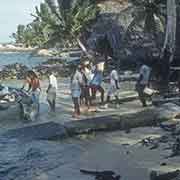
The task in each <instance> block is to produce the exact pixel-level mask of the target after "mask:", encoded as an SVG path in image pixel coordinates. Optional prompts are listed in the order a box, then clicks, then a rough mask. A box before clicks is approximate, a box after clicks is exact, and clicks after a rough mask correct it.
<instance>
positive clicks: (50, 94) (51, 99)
mask: <svg viewBox="0 0 180 180" xmlns="http://www.w3.org/2000/svg"><path fill="white" fill-rule="evenodd" d="M57 89H58V85H57V79H56V76H55V73H54V72H51V74H50V76H49V86H48V89H47V91H46V92H47V101H48V104H49V106H50V110H51V112H55V110H56V92H57Z"/></svg>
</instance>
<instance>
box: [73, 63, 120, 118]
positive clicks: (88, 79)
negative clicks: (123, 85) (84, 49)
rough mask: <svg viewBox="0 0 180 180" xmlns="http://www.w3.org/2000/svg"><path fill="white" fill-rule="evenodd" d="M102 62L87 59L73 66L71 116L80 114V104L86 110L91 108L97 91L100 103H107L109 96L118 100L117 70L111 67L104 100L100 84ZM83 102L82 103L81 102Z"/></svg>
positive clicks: (103, 91) (101, 79) (102, 68)
mask: <svg viewBox="0 0 180 180" xmlns="http://www.w3.org/2000/svg"><path fill="white" fill-rule="evenodd" d="M103 70H104V62H99V63H97V64H93V63H91V62H89V61H85V62H84V63H81V64H80V65H78V66H77V67H74V70H73V73H72V76H71V94H72V100H73V103H74V114H73V117H76V118H78V117H79V116H80V106H81V105H82V106H84V105H85V107H86V108H87V110H91V107H92V106H93V105H94V103H93V101H94V100H95V99H96V94H97V92H99V93H100V98H101V102H100V104H101V105H107V103H108V102H110V97H111V96H112V95H114V96H115V98H116V100H117V101H118V93H117V90H118V89H119V76H118V72H117V71H116V70H115V69H113V70H112V71H111V73H110V86H109V89H108V92H107V99H106V100H104V94H105V90H104V88H103V86H102V81H103ZM83 103H84V104H83Z"/></svg>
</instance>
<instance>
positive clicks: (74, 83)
mask: <svg viewBox="0 0 180 180" xmlns="http://www.w3.org/2000/svg"><path fill="white" fill-rule="evenodd" d="M80 69H81V67H80V65H79V66H78V68H77V69H76V70H75V72H74V73H73V75H72V77H71V87H70V88H71V95H72V100H73V103H74V113H73V117H74V118H79V116H80V96H81V87H82V85H83V77H82V73H81V72H80Z"/></svg>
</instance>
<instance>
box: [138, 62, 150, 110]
mask: <svg viewBox="0 0 180 180" xmlns="http://www.w3.org/2000/svg"><path fill="white" fill-rule="evenodd" d="M150 73H151V68H150V67H149V66H147V65H145V64H143V65H142V66H141V68H140V72H139V78H138V81H137V84H136V90H137V92H138V94H139V99H140V101H141V103H142V105H143V107H146V106H147V104H146V94H145V93H144V89H145V88H146V87H147V86H148V84H149V78H150Z"/></svg>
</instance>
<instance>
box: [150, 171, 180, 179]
mask: <svg viewBox="0 0 180 180" xmlns="http://www.w3.org/2000/svg"><path fill="white" fill-rule="evenodd" d="M179 178H180V170H176V171H173V172H168V173H165V174H159V175H158V173H157V172H156V171H152V172H151V173H150V180H179Z"/></svg>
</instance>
